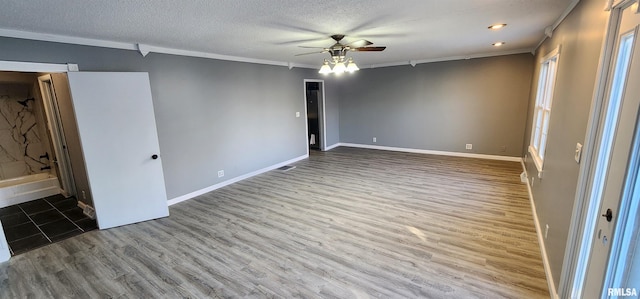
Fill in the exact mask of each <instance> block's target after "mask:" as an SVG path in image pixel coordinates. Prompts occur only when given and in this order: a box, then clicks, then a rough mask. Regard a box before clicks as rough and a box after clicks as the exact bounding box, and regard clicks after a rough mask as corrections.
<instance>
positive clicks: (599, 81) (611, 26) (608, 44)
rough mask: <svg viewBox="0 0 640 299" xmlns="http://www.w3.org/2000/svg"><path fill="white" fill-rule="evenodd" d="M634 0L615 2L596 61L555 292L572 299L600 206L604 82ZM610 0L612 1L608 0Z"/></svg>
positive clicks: (581, 280) (579, 285) (580, 283)
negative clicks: (598, 183) (598, 169)
mask: <svg viewBox="0 0 640 299" xmlns="http://www.w3.org/2000/svg"><path fill="white" fill-rule="evenodd" d="M634 1H637V0H623V1H618V2H617V3H616V4H615V6H613V7H610V8H611V10H610V12H609V15H608V16H607V26H606V33H605V37H604V40H603V45H602V50H601V52H600V53H601V54H600V60H599V62H598V70H597V75H596V76H597V77H596V82H595V89H594V93H593V98H592V101H591V111H590V113H589V122H588V125H587V132H586V136H585V145H584V147H583V149H584V151H583V160H582V161H583V163H582V164H581V165H580V173H579V176H578V184H577V187H576V197H575V204H574V207H573V213H572V217H571V225H570V227H569V236H568V238H567V245H566V249H565V254H564V260H563V267H562V274H561V277H560V284H559V289H558V295H559V297H560V298H573V297H572V296H573V295H575V294H576V293H575V292H576V291H578V290H581V289H582V286H583V283H584V275H585V273H584V271H585V270H586V266H587V264H588V259H589V255H590V251H591V250H590V248H591V244H592V237H593V232H594V230H595V223H596V220H597V219H596V218H597V217H598V212H599V209H600V206H599V203H600V201H599V199H597V198H596V197H597V196H598V195H597V193H599V192H597V190H595V189H594V188H593V186H594V183H595V179H596V176H597V173H596V166H597V161H598V159H599V153H600V148H599V145H600V140H601V138H602V132H601V130H602V128H603V126H604V122H605V120H606V119H605V116H606V113H607V111H606V110H607V109H606V108H607V106H608V105H607V104H608V103H606V102H605V101H607V83H608V81H609V77H610V73H611V71H612V68H611V63H612V59H613V58H614V57H615V53H614V51H615V49H616V43H615V42H616V37H617V35H616V32H617V29H618V24H619V21H620V18H621V8H622V7H625V6H626V5H628V4H629V3H632V2H634ZM609 2H611V1H609Z"/></svg>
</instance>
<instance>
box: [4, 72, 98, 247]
mask: <svg viewBox="0 0 640 299" xmlns="http://www.w3.org/2000/svg"><path fill="white" fill-rule="evenodd" d="M59 75H60V74H59V73H47V74H46V75H44V74H43V73H40V72H15V71H11V72H7V71H0V115H2V117H1V118H0V136H2V137H3V138H0V149H2V150H1V151H0V161H1V162H0V222H1V223H2V234H3V235H2V236H0V237H2V238H3V240H0V243H4V242H5V240H4V239H6V243H4V244H6V248H4V249H6V250H8V251H9V255H8V256H13V255H17V254H21V253H24V252H27V251H30V250H32V249H35V248H38V247H41V246H45V245H48V244H51V243H55V242H57V241H61V240H63V239H66V238H69V237H73V236H76V235H79V234H82V233H84V232H86V231H90V230H94V229H97V223H96V221H95V220H94V219H92V218H90V217H88V216H87V215H85V214H84V211H83V209H82V208H80V207H79V206H78V200H77V199H76V198H75V194H76V191H75V183H74V178H73V173H72V171H71V166H70V159H69V156H68V153H67V148H68V147H67V142H66V138H65V134H64V129H63V124H62V118H61V116H60V110H61V109H67V110H69V109H70V107H68V106H67V105H62V106H60V104H59V103H58V99H57V97H56V88H55V87H54V82H53V81H54V80H52V76H53V77H55V76H59ZM58 83H60V82H58ZM65 83H66V81H65ZM56 86H57V84H56ZM8 137H12V138H8ZM1 247H4V245H3V246H0V249H3V248H1ZM5 254H6V251H5ZM7 258H8V257H7Z"/></svg>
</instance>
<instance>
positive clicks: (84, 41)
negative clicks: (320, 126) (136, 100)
mask: <svg viewBox="0 0 640 299" xmlns="http://www.w3.org/2000/svg"><path fill="white" fill-rule="evenodd" d="M0 36H4V37H12V38H20V39H28V40H37V41H47V42H54V43H63V44H73V45H83V46H92V47H101V48H111V49H121V50H130V51H138V52H140V54H141V55H142V56H146V55H147V54H148V53H150V52H154V53H162V54H173V55H181V56H190V57H201V58H211V59H218V60H227V61H236V62H247V63H256V64H266V65H277V66H284V67H289V68H290V67H293V66H295V67H300V68H316V66H312V65H305V64H294V63H290V62H281V61H273V60H265V59H255V58H246V57H239V56H231V55H222V54H215V53H208V52H199V51H190V50H183V49H174V48H166V47H156V46H152V45H146V44H139V43H124V42H116V41H110V40H101V39H93V38H82V37H74V36H68V35H59V34H46V33H37V32H29V31H21V30H12V29H0Z"/></svg>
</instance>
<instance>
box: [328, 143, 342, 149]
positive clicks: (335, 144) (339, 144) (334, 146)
mask: <svg viewBox="0 0 640 299" xmlns="http://www.w3.org/2000/svg"><path fill="white" fill-rule="evenodd" d="M341 145H342V144H341V143H339V142H338V143H334V144H332V145H330V146H327V147H326V148H325V149H324V150H325V151H330V150H332V149H334V148H336V147H339V146H341Z"/></svg>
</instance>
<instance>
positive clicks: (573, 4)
mask: <svg viewBox="0 0 640 299" xmlns="http://www.w3.org/2000/svg"><path fill="white" fill-rule="evenodd" d="M579 2H580V0H573V1H571V3H569V6H567V9H565V10H564V12H562V14H561V15H560V17H558V19H557V20H556V21H555V22H554V23H553V24H552V25H551V26H549V27H547V28H546V29H545V30H544V31H545V35H544V37H542V39H541V40H540V42H539V43H538V45H536V46H535V47H534V48H533V53H535V52H537V51H538V49H539V48H540V46H542V43H544V41H545V40H547V38H550V37H551V36H552V35H553V32H554V31H555V30H556V28H558V26H560V24H561V23H562V21H564V19H566V18H567V17H568V16H569V14H570V13H571V12H572V11H573V9H574V8H576V6H577V5H578V3H579ZM547 32H548V34H547Z"/></svg>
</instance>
